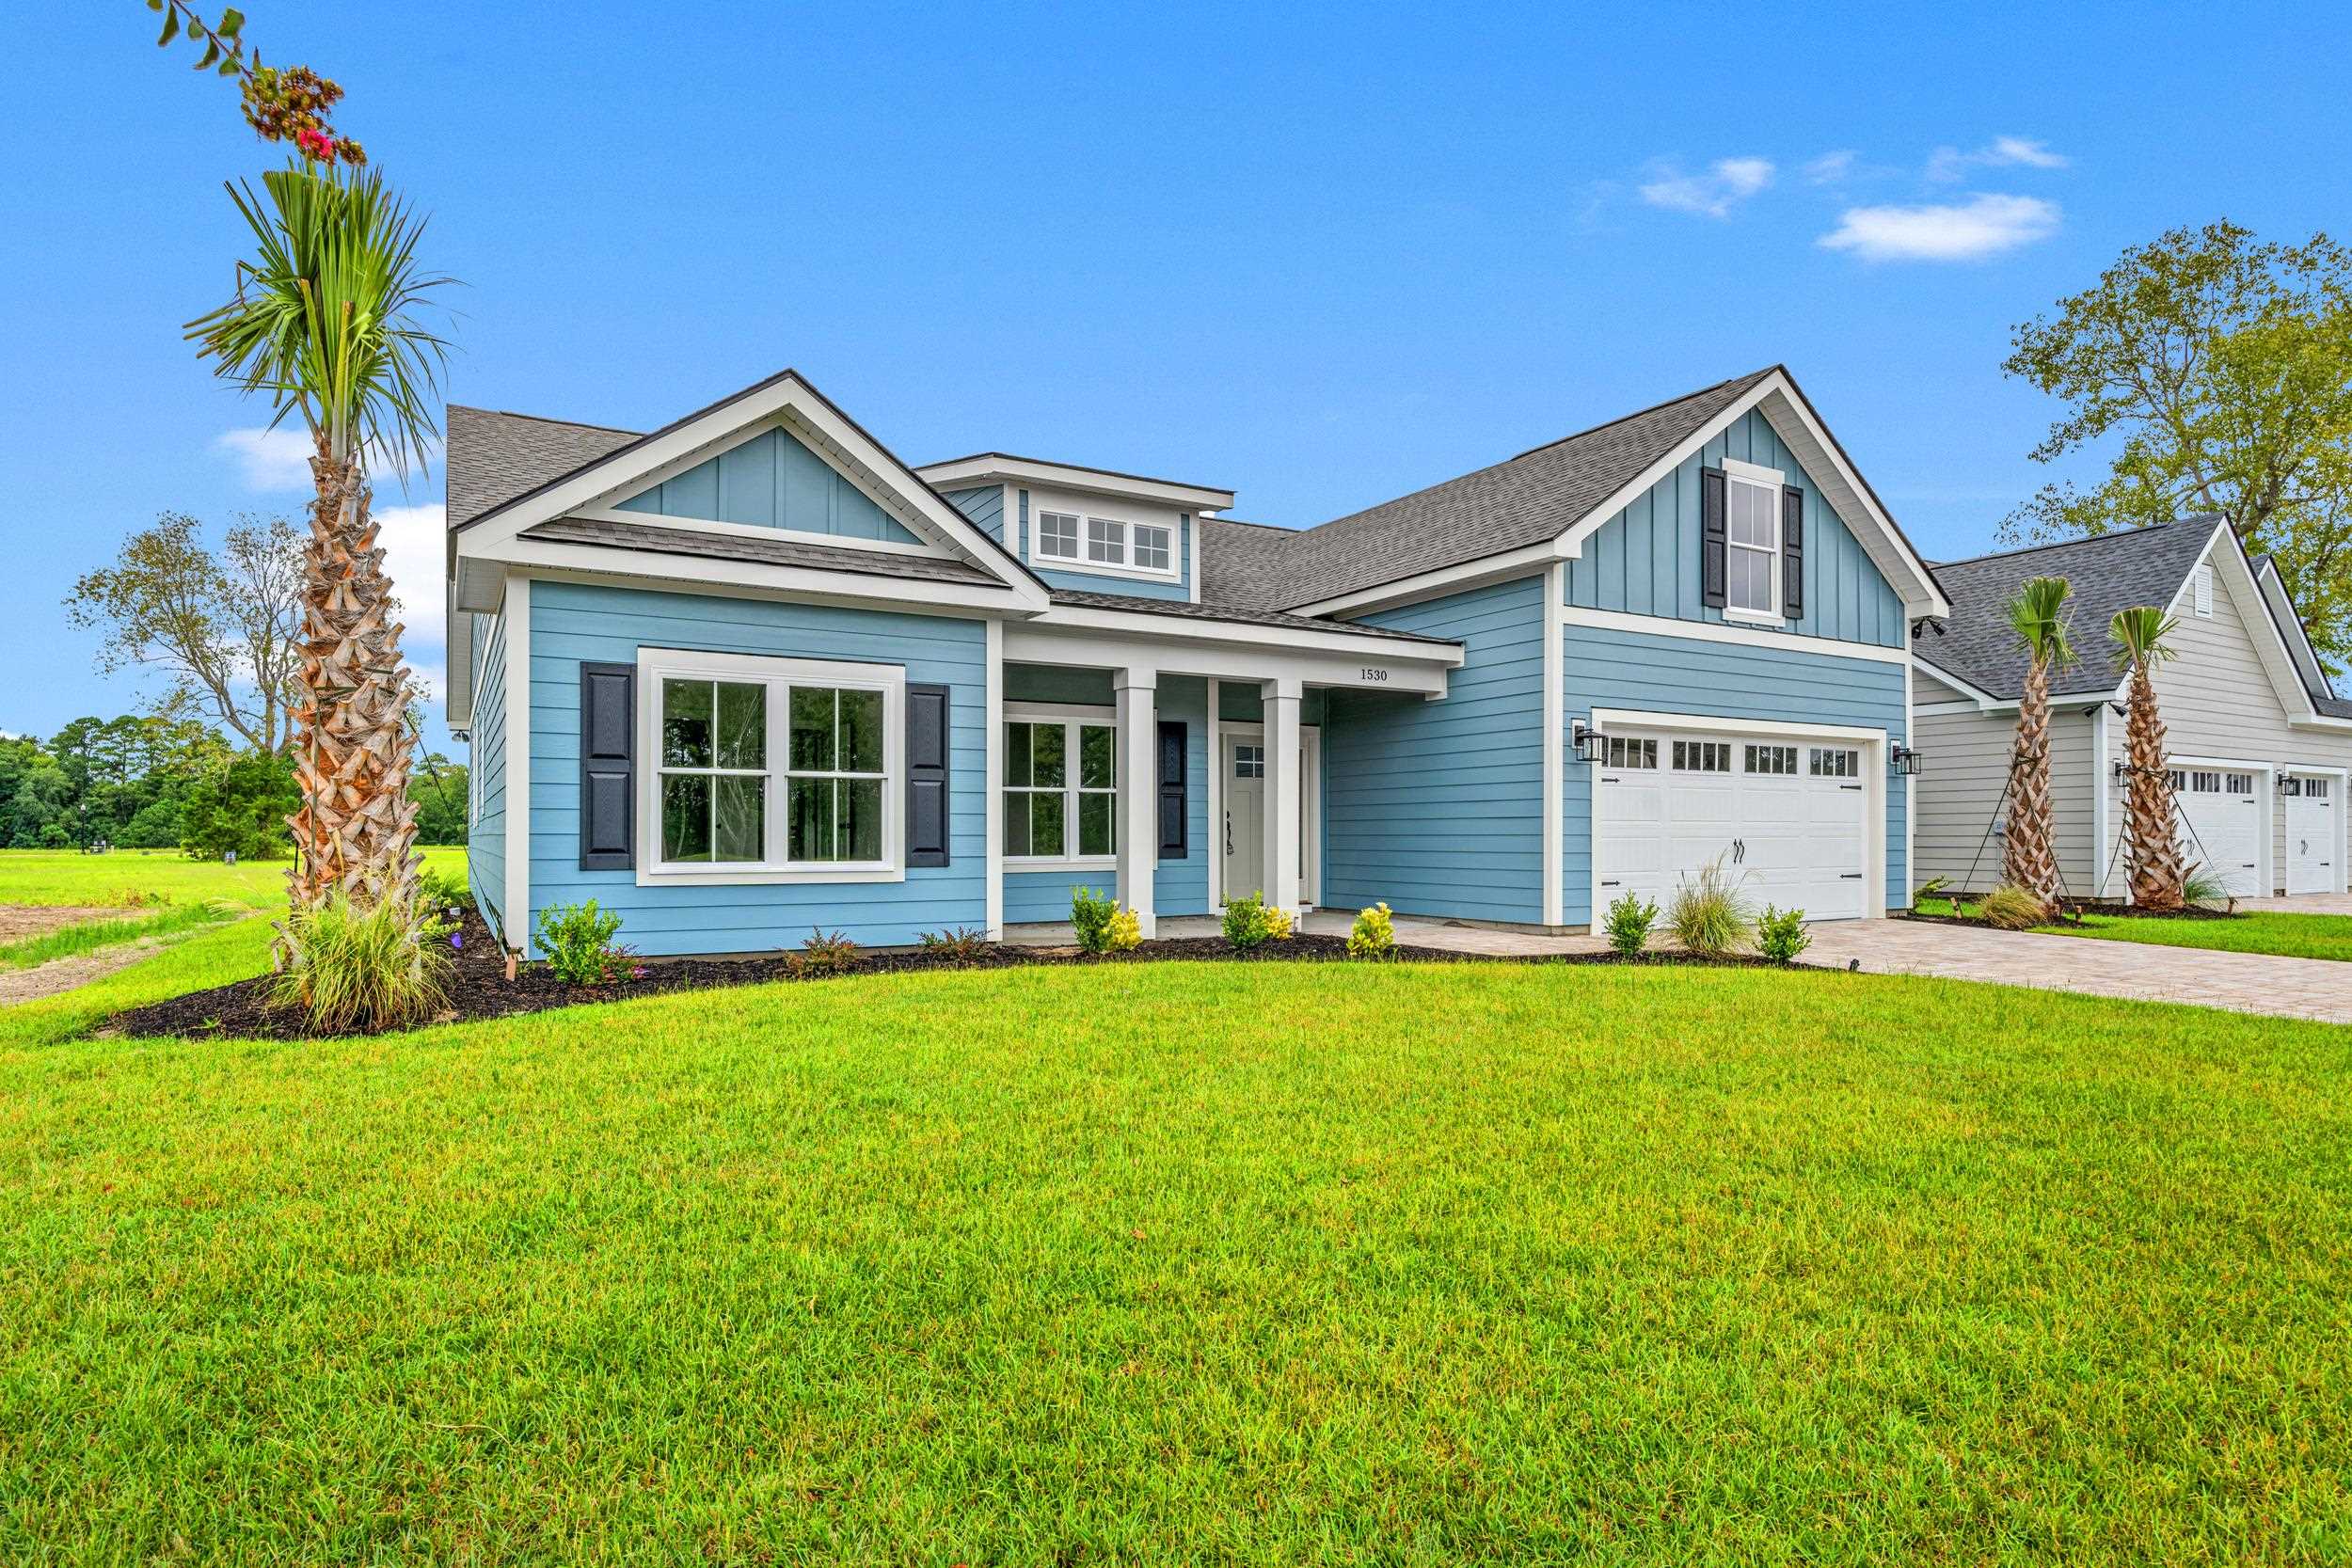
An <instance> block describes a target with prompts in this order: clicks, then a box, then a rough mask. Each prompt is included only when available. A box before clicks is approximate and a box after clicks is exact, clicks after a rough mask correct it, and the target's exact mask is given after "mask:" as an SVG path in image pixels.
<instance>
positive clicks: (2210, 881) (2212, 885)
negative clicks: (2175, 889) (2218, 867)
mask: <svg viewBox="0 0 2352 1568" xmlns="http://www.w3.org/2000/svg"><path fill="white" fill-rule="evenodd" d="M2181 901H2182V902H2183V903H2185V904H2188V905H2191V906H2193V907H2195V908H2199V909H2209V908H2211V907H2212V906H2214V905H2216V904H2224V905H2227V904H2234V903H2236V901H2237V900H2236V898H2235V896H2234V895H2233V894H2232V893H2231V892H2230V885H2229V884H2228V883H2227V882H2224V881H2223V880H2222V879H2220V878H2219V877H2218V876H2217V875H2215V873H2214V872H2213V871H2212V870H2211V869H2210V868H2209V867H2206V866H2202V865H2192V866H2190V867H2189V868H2188V875H2187V876H2185V877H2183V878H2182V879H2181Z"/></svg>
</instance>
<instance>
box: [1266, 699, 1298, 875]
mask: <svg viewBox="0 0 2352 1568" xmlns="http://www.w3.org/2000/svg"><path fill="white" fill-rule="evenodd" d="M1260 690H1261V692H1262V693H1263V697H1264V701H1265V835H1264V836H1265V901H1266V903H1267V904H1268V905H1270V906H1279V907H1280V908H1282V909H1286V910H1288V911H1291V913H1292V914H1294V915H1295V914H1296V913H1297V912H1298V802H1299V799H1300V781H1299V777H1298V738H1299V737H1298V702H1299V697H1300V695H1301V691H1300V687H1299V683H1298V680H1297V678H1296V677H1295V676H1284V677H1283V678H1281V679H1279V680H1270V681H1267V682H1266V683H1265V684H1264V685H1263V687H1261V688H1260Z"/></svg>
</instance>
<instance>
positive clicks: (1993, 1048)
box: [0, 921, 2352, 1564]
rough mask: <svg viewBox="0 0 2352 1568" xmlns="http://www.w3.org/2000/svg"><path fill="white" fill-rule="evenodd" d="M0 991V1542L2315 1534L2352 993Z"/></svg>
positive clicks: (1045, 1542) (931, 978) (2346, 1352)
mask: <svg viewBox="0 0 2352 1568" xmlns="http://www.w3.org/2000/svg"><path fill="white" fill-rule="evenodd" d="M261 926H262V922H259V921H248V922H244V923H242V924H241V925H240V926H236V927H215V928H213V929H210V930H206V931H202V932H199V933H198V934H197V935H195V936H192V937H190V938H189V939H187V940H186V941H185V942H182V943H181V944H180V945H178V946H176V947H174V948H172V949H170V950H169V951H167V952H166V953H163V954H161V955H158V956H157V957H155V958H151V959H149V960H147V961H145V962H143V963H141V964H138V965H136V966H134V967H133V968H131V969H128V970H125V971H123V972H121V973H120V974H116V975H114V976H111V977H109V978H108V979H107V980H105V981H103V982H101V983H100V984H99V985H98V986H97V987H94V988H91V990H92V992H93V993H94V994H92V995H82V996H76V997H64V998H54V999H51V1000H50V1001H47V1002H43V1003H38V1004H32V1005H29V1006H25V1007H22V1008H14V1009H0V1560H5V1561H54V1562H99V1561H106V1562H113V1561H147V1560H157V1561H181V1560H186V1561H278V1560H301V1561H305V1562H361V1561H368V1562H393V1561H421V1560H449V1561H478V1562H500V1563H507V1562H567V1563H568V1562H575V1561H589V1562H611V1563H619V1562H629V1563H639V1562H665V1563H666V1562H688V1561H692V1562H704V1561H711V1562H762V1561H771V1560H772V1561H777V1562H786V1561H801V1560H844V1559H846V1560H870V1561H886V1562H936V1563H942V1564H945V1563H951V1562H959V1561H961V1562H971V1563H981V1562H989V1563H1012V1562H1024V1563H1025V1562H1041V1563H1063V1562H1114V1561H1130V1562H1139V1561H1167V1560H1235V1561H1249V1562H1264V1563H1290V1562H1300V1561H1310V1560H1315V1561H1351V1562H1398V1563H1402V1562H1430V1563H1438V1562H1453V1561H1459V1560H1470V1559H1486V1560H1511V1561H1530V1560H1549V1561H1558V1560H1570V1559H1577V1560H1595V1561H1632V1560H1645V1561H1647V1560H1673V1561H1684V1560H1725V1561H1733V1560H1736V1561H1741V1562H1752V1561H1761V1562H1807V1563H1821V1562H1858V1561H1884V1562H1916V1561H1928V1560H1964V1561H1972V1562H1974V1561H2003V1560H2007V1561H2024V1560H2034V1561H2067V1562H2070V1563H2071V1562H2095V1561H2115V1562H2122V1561H2133V1562H2146V1561H2166V1562H2172V1563H2200V1562H2217V1561H2223V1560H2228V1561H2244V1560H2264V1561H2340V1560H2344V1559H2345V1558H2346V1556H2347V1555H2352V1486H2348V1485H2347V1481H2346V1478H2345V1473H2344V1466H2345V1464H2346V1461H2347V1456H2352V1045H2348V1044H2347V1041H2346V1031H2343V1030H2340V1029H2329V1028H2327V1027H2323V1026H2319V1025H2306V1024H2296V1023H2291V1022H2277V1021H2266V1020H2254V1019H2245V1018H2235V1017H2231V1016H2228V1015H2222V1014H2217V1013H2213V1012H2207V1011H2195V1010H2188V1009H2174V1008H2167V1007H2157V1006H2136V1005H2129V1004H2116V1003H2107V1002H2103V1001H2098V1000H2094V999H2090V998H2083V997H2072V996H2060V995H2051V994H2046V993H2041V992H2029V991H2017V990H2000V989H1995V988H1988V987H1972V986H1966V985H1962V984H1957V983H1949V982H1938V981H1922V980H1910V979H1904V978H1900V977H1891V976H1874V975H1849V974H1836V973H1790V974H1775V973H1767V972H1758V971H1717V970H1641V971H1618V970H1598V969H1590V968H1584V969H1579V968H1540V967H1521V966H1501V965H1497V966H1445V967H1427V968H1422V967H1403V966H1399V967H1391V968H1375V967H1363V966H1328V967H1326V966H1308V965H1297V966H1293V965H1268V966H1241V965H1154V966H1136V967H1132V968H1129V967H1119V968H1097V969H1050V970H1048V969H1041V970H1033V971H1017V972H1004V973H995V974H928V975H908V976H898V977H890V978H873V979H852V980H848V981H835V982H829V983H824V984H816V985H803V986H797V987H771V988H764V989H759V990H736V991H726V992H719V993H707V994H705V995H701V996H675V997H668V998H659V999H651V1000H647V1001H644V1002H639V1003H632V1004H628V1005H626V1006H619V1007H608V1008H592V1009H580V1010H575V1011H570V1012H564V1013H555V1014H544V1015H539V1016H536V1017H532V1018H527V1019H520V1020H515V1021H509V1022H498V1023H495V1024H485V1025H476V1026H466V1027H454V1028H446V1029H438V1030H429V1031H424V1032H421V1033H418V1034H414V1035H409V1036H405V1037H392V1038H387V1039H375V1040H367V1041H360V1042H353V1043H347V1044H302V1045H282V1044H256V1043H252V1042H238V1041H224V1040H204V1041H199V1042H164V1041H138V1042H134V1041H126V1040H87V1039H73V1038H69V1037H68V1036H70V1035H71V1033H72V1030H73V1029H74V1028H76V1027H77V1026H79V1025H80V1024H82V1023H85V1022H87V1021H88V1019H89V1018H91V1017H93V1016H95V1014H96V1013H97V1012H98V1011H100V1010H103V1007H105V1006H121V1005H124V1004H126V1003H128V1002H131V1001H134V1000H141V999H144V998H146V997H148V996H151V995H161V994H166V993H167V991H168V990H179V989H185V988H187V987H189V986H193V985H197V984H206V983H213V982H214V981H215V980H216V979H219V978H228V977H230V973H231V972H232V971H239V970H242V972H244V973H250V971H251V967H252V964H253V961H254V959H255V958H256V957H257V955H258V953H259V951H260V943H259V940H258V938H259V933H258V932H257V931H256V930H255V929H254V928H257V927H261Z"/></svg>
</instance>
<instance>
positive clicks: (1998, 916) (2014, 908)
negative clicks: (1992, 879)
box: [1977, 882, 2049, 931]
mask: <svg viewBox="0 0 2352 1568" xmlns="http://www.w3.org/2000/svg"><path fill="white" fill-rule="evenodd" d="M1977 914H1978V915H1979V918H1981V919H1982V920H1983V921H1984V923H1985V924H1986V925H1987V926H1991V927H1994V928H1995V929H1996V930H2002V931H2030V930H2032V929H2033V928H2034V927H2036V926H2039V925H2041V924H2042V923H2043V922H2044V921H2046V920H2048V919H2049V911H2047V910H2046V909H2044V908H2043V907H2042V899H2041V898H2040V897H2039V896H2038V895H2035V894H2032V893H2028V892H2027V891H2026V889H2024V888H2022V887H2019V886H2018V885H2017V884H2016V883H2014V882H2003V883H2002V884H2001V885H2000V886H1999V887H1996V888H1994V890H1993V891H1992V892H1991V893H1988V894H1986V895H1984V896H1983V897H1982V898H1980V899H1979V900H1978V901H1977Z"/></svg>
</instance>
